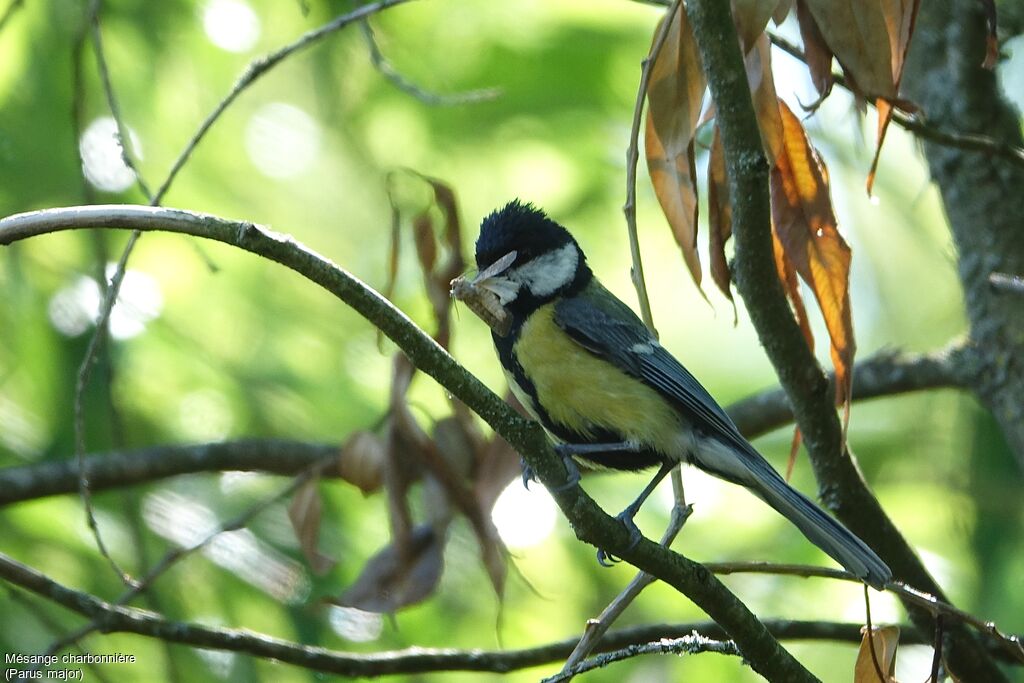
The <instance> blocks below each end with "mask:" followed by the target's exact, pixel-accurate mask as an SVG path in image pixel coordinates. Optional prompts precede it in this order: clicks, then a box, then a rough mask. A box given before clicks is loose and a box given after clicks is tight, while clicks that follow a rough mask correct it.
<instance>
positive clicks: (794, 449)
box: [786, 427, 804, 482]
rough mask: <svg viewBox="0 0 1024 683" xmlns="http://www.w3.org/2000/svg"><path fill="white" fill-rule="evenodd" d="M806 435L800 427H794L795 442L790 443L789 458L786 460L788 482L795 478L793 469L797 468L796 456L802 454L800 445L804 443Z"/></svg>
mask: <svg viewBox="0 0 1024 683" xmlns="http://www.w3.org/2000/svg"><path fill="white" fill-rule="evenodd" d="M803 440H804V435H803V434H802V433H801V432H800V427H793V440H792V441H790V442H789V458H787V459H786V481H787V482H788V481H789V480H790V478H791V477H792V476H793V468H794V467H795V466H796V456H797V455H798V454H799V453H800V444H801V443H803Z"/></svg>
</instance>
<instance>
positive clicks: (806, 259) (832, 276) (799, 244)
mask: <svg viewBox="0 0 1024 683" xmlns="http://www.w3.org/2000/svg"><path fill="white" fill-rule="evenodd" d="M779 110H780V111H781V113H782V123H783V130H784V132H785V154H783V155H780V156H779V158H778V160H777V164H776V166H775V167H774V168H772V171H771V195H772V218H773V222H774V226H775V233H776V235H778V238H779V242H780V244H781V246H782V252H783V254H784V257H785V259H784V260H785V261H786V262H788V263H791V264H792V266H793V268H794V269H795V270H796V272H797V273H799V275H800V277H801V278H802V279H803V280H804V282H806V283H807V284H808V285H809V286H810V288H811V291H812V292H814V296H815V298H816V299H817V301H818V307H819V308H820V309H821V314H822V317H823V318H824V320H825V327H826V328H827V329H828V333H829V339H830V341H831V349H830V350H831V356H832V363H833V365H834V366H835V370H836V389H837V396H844V397H845V396H849V393H850V383H851V381H852V376H851V372H850V370H851V368H852V366H853V356H854V354H855V352H856V343H855V342H854V338H853V319H852V315H851V311H850V290H849V284H850V247H849V246H848V245H847V244H846V241H845V240H844V239H843V237H842V235H840V234H839V229H838V225H837V221H836V217H835V213H834V211H833V209H832V200H831V198H830V196H829V187H828V172H827V171H826V170H825V168H824V165H823V164H822V162H821V159H820V158H819V157H818V154H817V152H816V151H815V150H814V148H813V147H812V146H811V144H810V141H809V140H808V139H807V134H806V133H805V132H804V129H803V126H802V125H801V123H800V120H799V119H798V118H797V117H796V115H795V114H793V112H792V111H790V109H789V107H787V106H786V105H785V103H784V102H782V101H781V100H780V101H779ZM784 282H785V280H784Z"/></svg>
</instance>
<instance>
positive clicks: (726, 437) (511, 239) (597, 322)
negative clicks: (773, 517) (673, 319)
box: [452, 199, 892, 589]
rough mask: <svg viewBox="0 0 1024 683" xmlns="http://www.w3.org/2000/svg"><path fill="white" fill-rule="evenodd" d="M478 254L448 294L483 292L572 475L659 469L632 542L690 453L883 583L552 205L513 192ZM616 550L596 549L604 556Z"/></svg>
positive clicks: (513, 369)
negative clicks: (602, 270)
mask: <svg viewBox="0 0 1024 683" xmlns="http://www.w3.org/2000/svg"><path fill="white" fill-rule="evenodd" d="M476 265H477V269H478V274H477V275H476V277H475V278H474V279H472V280H469V281H468V282H467V281H463V282H457V281H453V283H452V285H453V288H452V295H453V296H455V297H456V298H464V299H466V300H467V303H470V302H471V300H473V299H476V300H477V304H478V305H477V306H475V307H474V306H472V305H470V308H472V309H473V310H474V311H477V312H478V314H480V315H481V317H483V318H484V320H485V321H488V318H492V319H493V318H495V316H497V318H498V319H499V320H498V324H491V323H490V322H489V323H488V324H491V328H492V339H493V341H494V347H495V350H496V352H497V356H498V359H499V361H500V363H501V366H502V368H503V370H504V373H505V376H506V378H507V380H508V383H509V387H510V389H511V390H512V393H513V394H514V395H515V396H516V398H517V399H519V401H520V403H522V405H523V406H524V407H525V408H526V410H527V412H528V413H529V414H530V415H531V416H532V417H533V418H534V419H535V420H537V421H538V422H540V423H541V425H542V426H543V427H544V429H545V431H546V432H547V433H548V435H549V437H551V439H552V441H553V442H554V449H555V451H556V452H557V453H558V454H560V455H561V456H562V457H563V458H565V459H566V461H567V467H568V468H569V470H570V474H571V475H572V476H573V479H572V481H571V482H570V484H575V483H576V481H578V469H576V467H575V466H574V465H575V464H576V463H579V464H580V465H582V466H584V467H588V468H596V469H613V470H631V471H639V470H644V469H648V468H652V467H658V468H659V469H658V472H657V474H656V475H655V477H654V478H653V479H652V480H651V482H650V483H649V484H648V485H647V486H646V487H645V488H644V489H643V491H642V492H641V493H640V495H639V496H638V497H637V498H636V500H634V501H633V502H632V503H631V504H630V505H629V506H628V507H627V508H626V509H625V510H623V511H622V513H620V514H619V515H618V516H617V519H618V520H619V521H620V522H621V523H622V524H623V525H625V526H626V528H627V529H628V530H629V532H630V534H631V536H632V537H633V540H634V543H636V542H639V540H640V531H639V529H638V528H637V527H636V524H635V523H634V521H633V517H634V516H635V515H636V513H637V511H638V510H639V509H640V507H641V506H642V505H643V503H644V501H645V500H646V499H647V497H648V496H649V495H650V494H651V493H652V492H653V491H654V489H655V488H656V486H657V485H658V483H659V482H660V481H661V480H662V479H663V478H664V477H665V475H666V474H668V472H670V471H671V470H672V468H673V467H675V466H676V465H677V464H679V463H688V464H690V465H694V466H696V467H698V468H699V469H701V470H704V471H705V472H708V473H710V474H712V475H714V476H716V477H719V478H721V479H724V480H726V481H728V482H731V483H733V484H738V485H740V486H743V487H745V488H747V489H748V490H750V491H751V492H753V493H754V494H755V495H756V496H758V497H759V498H761V499H762V500H763V501H764V502H765V503H767V504H768V505H769V506H770V507H772V508H774V509H775V510H776V511H777V512H779V513H780V514H781V515H782V516H783V517H785V518H786V519H788V520H789V521H790V522H792V523H793V524H794V525H795V526H796V527H797V528H798V529H799V530H800V531H801V532H803V534H804V536H806V537H807V539H808V540H810V541H811V542H812V543H813V544H814V545H816V546H818V547H819V548H820V549H821V550H823V551H824V552H825V553H826V554H828V555H829V556H831V557H832V558H833V559H834V560H836V561H837V562H838V563H839V564H840V565H842V566H843V567H844V568H846V570H847V571H849V572H850V573H852V574H854V575H855V576H857V577H858V578H859V579H860V580H862V581H863V582H864V583H866V584H868V585H870V586H872V587H873V588H876V589H881V588H883V587H884V586H885V584H886V583H888V582H889V581H890V580H891V579H892V572H891V571H890V569H889V567H888V566H887V565H886V564H885V562H883V561H882V560H881V559H880V558H879V557H878V555H876V554H875V552H874V551H873V550H872V549H871V548H869V547H868V545H867V544H866V543H864V542H863V541H862V540H861V539H860V538H858V537H857V536H856V535H854V534H853V533H852V532H851V531H849V530H848V529H847V528H846V527H845V526H843V525H842V524H841V523H839V522H838V521H837V520H836V519H835V518H833V517H832V516H830V515H829V514H828V513H826V512H825V511H824V510H822V509H821V508H820V507H818V505H816V504H815V503H814V502H812V501H811V500H810V499H809V498H808V497H807V496H805V495H804V494H802V493H800V492H799V491H798V490H796V489H795V488H793V487H792V486H790V485H789V484H788V483H787V482H786V481H785V480H784V479H783V478H782V477H781V476H780V475H779V473H778V472H776V470H775V469H774V468H772V466H771V465H770V464H769V463H768V462H767V460H765V458H764V457H763V456H762V455H761V454H760V453H759V452H758V451H757V449H755V448H754V446H753V445H751V444H750V442H749V441H747V440H746V439H745V438H744V437H743V436H742V435H741V434H740V432H739V429H737V427H736V425H735V424H734V423H733V421H732V420H731V419H730V418H729V416H728V415H727V414H726V412H725V411H724V410H723V409H722V407H721V406H719V404H718V403H717V402H716V401H715V400H714V398H712V397H711V394H709V393H708V391H707V390H706V389H705V388H704V387H703V386H702V385H701V384H700V382H698V381H697V379H696V378H695V377H694V376H693V375H692V374H691V373H690V372H689V371H688V370H687V369H686V368H685V367H684V366H683V365H682V363H680V362H679V361H678V360H676V358H675V357H674V356H672V354H670V353H669V352H668V351H667V350H666V349H665V348H664V347H663V346H662V345H661V344H660V343H659V342H658V340H657V338H656V337H655V336H654V334H653V333H652V332H651V331H650V330H649V329H648V328H647V327H646V326H645V325H644V324H643V322H642V321H641V320H640V319H639V318H638V317H637V315H636V314H635V313H634V312H633V310H632V309H631V308H630V307H629V306H627V305H626V304H625V303H623V302H622V301H621V300H620V299H618V298H617V297H616V296H615V295H614V294H612V293H611V292H610V291H608V290H607V289H606V288H605V287H604V285H602V284H601V282H600V281H599V280H598V278H597V276H596V275H594V273H593V271H592V270H591V269H590V267H589V265H588V264H587V259H586V256H585V255H584V253H583V250H582V249H581V248H580V246H579V244H578V243H577V241H576V240H575V239H574V238H573V236H572V234H571V233H570V232H569V231H568V230H567V229H566V228H564V227H563V226H562V225H560V224H559V223H557V222H556V221H554V220H552V219H551V218H550V217H548V215H547V214H546V213H545V212H544V211H543V210H541V209H539V208H537V207H536V206H534V205H533V204H531V203H527V202H522V201H520V200H518V199H515V200H513V201H511V202H509V203H508V204H506V205H505V206H504V207H502V208H500V209H496V210H495V211H493V212H491V213H490V214H489V215H487V216H486V217H485V218H484V219H483V221H482V222H481V224H480V234H479V237H478V239H477V241H476ZM481 302H483V303H485V304H487V305H483V306H482V305H480V304H481ZM481 308H482V309H486V310H485V311H478V310H477V309H481ZM484 313H486V314H487V315H486V317H485V316H484ZM526 476H527V473H524V482H525V481H526ZM609 558H610V556H609V555H607V554H606V553H603V552H602V551H599V552H598V559H599V560H601V561H602V564H604V563H605V560H607V559H609Z"/></svg>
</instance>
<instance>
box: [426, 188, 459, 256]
mask: <svg viewBox="0 0 1024 683" xmlns="http://www.w3.org/2000/svg"><path fill="white" fill-rule="evenodd" d="M423 179H424V180H426V181H427V183H429V184H430V187H431V189H432V190H433V191H434V201H436V202H437V205H438V206H439V207H440V208H441V213H443V214H444V241H445V244H447V245H448V248H449V249H450V250H451V251H452V252H453V253H455V254H461V253H462V226H461V224H460V222H459V209H458V202H456V200H455V191H454V190H453V189H452V188H451V187H449V186H448V184H447V183H445V182H444V181H442V180H438V179H437V178H429V177H427V176H423ZM459 272H462V269H461V268H460V269H459Z"/></svg>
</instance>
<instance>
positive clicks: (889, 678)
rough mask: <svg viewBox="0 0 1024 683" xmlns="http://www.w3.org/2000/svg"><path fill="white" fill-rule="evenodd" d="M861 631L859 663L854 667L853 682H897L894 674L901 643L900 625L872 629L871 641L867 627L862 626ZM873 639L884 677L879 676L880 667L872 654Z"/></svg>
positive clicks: (858, 652) (858, 653)
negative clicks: (876, 664)
mask: <svg viewBox="0 0 1024 683" xmlns="http://www.w3.org/2000/svg"><path fill="white" fill-rule="evenodd" d="M861 632H862V633H863V637H862V638H861V641H860V648H859V649H858V650H857V663H856V664H855V665H854V667H853V683H896V678H895V677H894V674H895V672H896V648H897V647H898V646H899V644H900V629H899V627H898V626H882V627H876V628H874V629H872V631H871V637H870V641H869V639H868V632H867V628H862V629H861ZM871 641H874V651H875V656H876V657H877V658H878V667H879V668H880V669H881V670H882V674H883V675H884V676H885V678H883V679H879V678H878V669H876V668H875V660H874V658H873V657H872V656H871V650H872V647H871V646H872V642H871Z"/></svg>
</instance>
